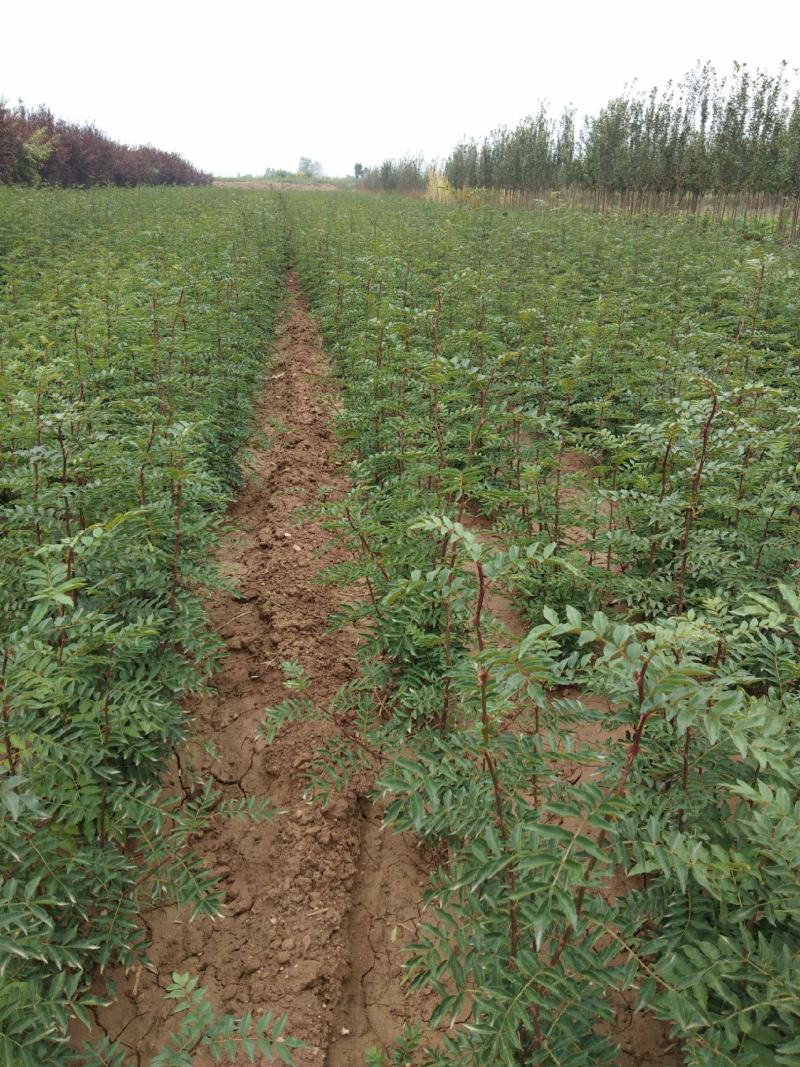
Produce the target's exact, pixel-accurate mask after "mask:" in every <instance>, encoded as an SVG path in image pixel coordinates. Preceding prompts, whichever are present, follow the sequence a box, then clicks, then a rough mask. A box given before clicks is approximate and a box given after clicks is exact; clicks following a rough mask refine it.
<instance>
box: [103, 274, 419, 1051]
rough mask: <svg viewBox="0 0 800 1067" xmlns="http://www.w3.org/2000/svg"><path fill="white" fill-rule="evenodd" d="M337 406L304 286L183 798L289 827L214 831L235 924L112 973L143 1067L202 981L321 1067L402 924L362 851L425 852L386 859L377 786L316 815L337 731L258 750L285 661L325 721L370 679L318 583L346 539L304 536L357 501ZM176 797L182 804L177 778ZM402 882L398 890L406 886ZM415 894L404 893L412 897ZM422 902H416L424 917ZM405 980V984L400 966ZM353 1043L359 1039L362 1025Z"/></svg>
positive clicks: (215, 620) (248, 504) (214, 609)
mask: <svg viewBox="0 0 800 1067" xmlns="http://www.w3.org/2000/svg"><path fill="white" fill-rule="evenodd" d="M332 405H333V398H332V396H331V390H330V380H329V367H328V364H327V360H326V357H325V354H324V352H323V350H322V345H321V341H320V338H319V333H318V330H317V327H316V324H315V323H314V321H313V319H312V318H311V316H310V314H309V312H308V309H307V305H306V302H305V298H304V297H303V295H302V293H301V292H300V288H299V285H298V282H297V279H296V277H295V276H294V274H293V273H291V272H290V274H289V277H288V309H287V313H286V316H285V318H284V321H283V325H282V327H281V328H280V329H279V332H278V339H277V343H276V346H275V352H274V356H273V360H272V364H271V369H270V373H269V374H268V376H267V379H266V381H265V384H264V389H263V393H262V396H261V398H260V401H259V403H258V406H257V415H256V424H255V433H254V436H253V439H252V441H251V445H250V448H251V464H250V469H249V473H248V477H247V480H246V484H245V485H244V487H243V488H242V490H241V491H240V492H239V494H238V495H237V498H236V501H235V503H234V504H233V506H232V508H231V511H230V519H231V523H232V530H231V531H230V532H229V533H228V535H227V536H226V537H225V538H224V541H223V544H222V545H221V547H220V550H219V553H218V558H219V563H220V567H221V569H222V571H223V573H225V574H227V575H228V576H230V577H231V578H232V579H233V580H234V581H235V582H236V584H237V586H238V592H237V594H236V595H235V596H232V595H230V594H229V593H226V592H217V593H216V594H214V595H213V596H212V597H211V598H210V600H209V602H208V604H207V609H208V613H209V619H210V623H211V626H212V627H213V628H214V629H216V630H217V631H218V632H219V633H220V634H221V636H222V637H223V638H224V639H225V642H226V645H227V649H228V652H227V655H226V656H225V658H224V661H223V663H222V665H221V669H220V671H219V673H218V674H217V675H216V676H215V677H214V679H213V680H212V685H213V692H212V693H211V694H210V695H209V696H207V697H204V698H202V699H200V700H197V701H196V702H195V703H194V705H193V706H192V707H191V709H190V710H191V711H192V714H193V720H194V737H193V741H192V742H191V743H190V744H189V745H187V746H186V748H185V750H184V752H183V753H182V755H181V764H182V777H183V779H184V782H186V781H187V776H188V773H189V770H190V769H192V770H196V771H199V772H200V773H201V774H202V775H204V776H209V775H210V776H211V777H213V778H214V779H215V780H216V781H217V783H218V784H219V785H220V787H221V790H222V793H223V795H224V796H230V797H241V796H242V795H244V796H246V797H254V798H256V799H258V800H262V799H265V798H266V799H268V800H269V801H270V803H271V805H272V806H273V807H274V808H277V809H280V810H281V811H283V812H285V814H282V815H278V816H277V817H276V818H275V819H274V820H273V821H271V822H269V823H261V824H256V823H252V822H247V821H244V820H241V821H239V820H236V821H231V820H223V819H215V820H214V824H213V826H212V828H211V830H210V831H209V832H208V833H206V834H205V835H203V836H202V837H201V838H200V840H199V841H197V842H196V845H195V847H196V850H197V851H198V852H199V854H200V855H201V856H202V857H203V858H204V860H205V861H206V863H207V865H208V866H209V867H210V868H212V869H213V870H214V871H215V872H216V873H217V874H218V875H219V877H220V880H221V885H222V888H223V890H224V895H225V916H224V918H222V919H221V920H218V921H216V922H212V921H211V920H208V919H205V918H202V919H198V920H197V921H195V922H193V923H189V922H188V921H187V917H186V915H185V913H182V912H180V911H179V910H178V909H176V908H168V909H158V910H155V911H152V912H151V913H149V914H148V915H147V916H145V921H146V923H147V925H148V927H149V932H150V936H151V940H152V949H151V952H150V956H149V965H148V967H146V968H145V969H143V970H140V971H139V972H137V973H136V974H132V975H128V976H125V975H124V974H122V973H121V972H119V971H118V972H117V973H116V974H113V975H112V977H113V978H115V980H116V981H117V983H118V986H119V993H120V996H119V998H118V1000H117V1001H116V1002H115V1004H113V1005H112V1006H111V1007H109V1008H107V1009H103V1010H101V1011H99V1012H98V1013H97V1014H98V1022H99V1023H100V1025H101V1027H102V1028H103V1029H104V1030H105V1032H106V1033H107V1034H108V1035H109V1037H110V1038H112V1039H117V1038H118V1039H119V1040H120V1041H121V1043H122V1044H123V1045H124V1046H125V1047H126V1049H127V1050H128V1051H129V1052H130V1053H132V1054H133V1055H134V1058H135V1060H136V1062H138V1063H140V1064H141V1065H142V1067H144V1065H146V1064H149V1062H150V1060H151V1058H152V1056H153V1054H154V1053H155V1052H156V1051H157V1050H158V1049H159V1048H160V1047H161V1046H162V1044H163V1043H164V1041H165V1040H166V1038H167V1036H168V1034H169V1032H170V1030H171V1029H173V1028H174V1022H173V1023H172V1024H170V1023H169V1022H168V1021H167V1020H168V1016H169V1012H170V1008H169V1003H168V1002H165V1001H164V999H163V992H164V989H165V988H166V986H167V984H168V982H169V980H170V976H171V974H172V972H173V971H180V972H185V971H190V972H192V973H194V974H198V975H199V976H200V981H201V984H202V985H204V986H205V987H206V988H207V989H208V993H209V996H210V999H211V1001H212V1003H214V1004H215V1005H216V1006H217V1008H218V1009H219V1010H221V1011H225V1012H231V1013H233V1014H240V1013H242V1012H245V1011H253V1012H254V1013H258V1012H261V1011H264V1010H266V1009H268V1008H271V1009H273V1010H274V1011H275V1012H276V1013H282V1012H286V1013H287V1014H288V1016H289V1024H288V1027H287V1033H290V1034H292V1036H295V1037H300V1038H302V1039H303V1040H304V1041H306V1042H307V1044H308V1048H307V1049H305V1050H303V1051H301V1052H299V1053H297V1054H296V1057H295V1059H296V1063H297V1065H298V1067H322V1065H323V1063H325V1061H326V1056H327V1046H328V1042H329V1039H330V1037H331V1035H332V1034H333V1032H334V1026H333V1019H334V1012H335V1011H336V1013H337V1015H336V1018H337V1021H338V1020H339V1019H340V1018H342V1011H343V1010H344V1011H345V1013H347V1012H349V1011H351V1010H352V1011H357V1005H356V1004H355V1003H354V1002H353V1000H352V998H350V999H348V998H347V996H345V998H344V999H343V1000H342V986H343V983H344V982H345V980H347V981H348V982H349V983H350V984H351V985H352V981H353V976H354V975H355V974H357V973H358V970H359V968H361V967H365V966H367V964H368V959H367V954H368V953H369V952H370V951H371V949H370V948H369V945H370V938H374V937H375V934H374V929H373V928H374V926H375V924H376V923H377V924H378V925H379V926H381V927H382V926H384V925H385V922H384V919H385V917H386V915H387V914H388V912H387V906H388V907H389V909H390V910H391V908H392V907H393V905H391V904H389V905H387V903H386V897H385V894H384V899H383V900H382V901H381V902H380V904H379V902H378V899H377V897H376V896H375V894H374V893H373V892H372V890H371V888H368V883H369V881H370V876H369V875H368V874H367V873H366V870H367V869H366V866H365V861H364V859H363V858H360V854H361V851H362V842H368V847H369V850H370V855H369V859H368V863H369V869H370V870H371V865H372V863H373V862H375V863H377V866H378V869H379V870H386V869H388V867H390V866H391V865H392V864H394V863H395V858H394V856H393V853H392V850H394V849H395V848H399V850H400V855H399V856H398V857H397V862H399V863H401V864H402V863H403V862H404V860H403V858H402V856H403V855H405V851H404V850H406V849H410V851H408V856H409V857H413V855H414V853H415V850H414V848H413V845H408V843H403V842H400V843H399V844H398V845H397V846H395V845H394V843H393V844H392V845H391V846H388V845H384V843H382V844H381V855H380V856H379V855H375V854H373V852H372V848H373V846H372V844H371V843H370V842H371V838H372V830H371V829H370V828H371V827H374V825H375V822H376V816H375V815H374V814H373V813H372V812H371V806H370V805H369V804H368V803H367V802H365V801H362V800H360V797H359V789H360V790H361V791H362V792H363V791H364V788H365V784H366V783H363V782H361V783H359V782H353V783H351V784H350V786H349V787H348V789H347V790H346V791H344V792H343V793H342V794H341V795H339V796H336V797H335V798H334V799H333V800H332V802H331V804H330V806H329V807H328V808H327V809H326V810H323V809H322V808H321V807H320V806H319V805H311V804H308V803H306V802H305V801H304V800H303V790H304V787H305V780H304V773H303V772H304V769H305V767H306V765H307V763H308V761H309V759H310V758H311V757H312V756H313V754H314V752H315V750H316V748H317V747H318V745H319V743H320V741H321V740H323V739H324V737H325V736H328V735H329V734H330V733H331V732H332V731H333V729H334V727H333V726H331V725H329V724H324V723H320V722H315V721H305V722H299V723H296V724H294V725H289V726H287V727H285V728H284V729H283V730H282V731H281V732H280V733H279V735H278V737H277V739H276V741H275V743H274V744H273V745H272V746H271V747H269V748H267V747H266V746H265V745H264V743H263V742H261V741H258V740H256V739H255V734H256V730H257V727H258V726H259V724H260V722H261V720H262V718H263V711H264V709H265V708H266V707H269V706H270V705H272V704H275V703H278V702H280V701H281V700H283V699H284V698H285V697H286V696H287V693H286V691H285V690H284V689H283V687H282V678H283V676H282V672H281V666H280V665H281V661H282V660H284V659H291V660H294V661H296V662H298V663H300V664H301V665H302V667H303V668H304V669H305V671H306V672H307V674H308V675H309V677H310V679H311V686H310V689H309V691H308V694H307V695H308V696H309V697H310V698H311V699H312V700H313V701H314V703H315V704H316V705H317V706H318V707H322V706H324V705H325V704H326V702H327V701H329V700H330V698H331V697H332V696H333V694H334V693H335V691H336V690H337V689H338V688H339V686H340V685H341V684H342V683H343V682H345V681H347V680H348V679H349V678H351V677H352V675H353V673H354V669H355V666H354V661H353V656H354V651H355V647H356V642H357V639H358V638H357V634H356V633H355V632H354V631H353V630H349V631H348V630H347V629H344V630H342V631H340V632H338V633H336V634H331V633H329V632H327V630H326V620H327V618H328V616H329V615H330V614H331V613H332V612H333V611H336V610H337V609H339V608H340V607H341V606H342V603H343V602H344V601H345V600H346V593H345V592H343V591H341V590H339V589H337V588H336V587H332V586H324V585H319V584H316V582H315V579H316V578H317V576H318V575H319V572H320V571H321V570H322V569H323V568H324V567H325V566H326V565H327V564H328V563H330V562H337V561H340V560H341V559H342V556H341V554H340V553H339V552H338V551H336V550H334V551H333V552H331V551H330V543H329V536H328V534H326V532H325V531H324V530H323V529H322V528H321V527H320V526H319V525H318V524H317V523H315V522H313V521H306V522H302V523H301V524H300V525H299V526H298V525H296V520H295V513H296V511H297V509H298V508H301V507H306V506H308V505H313V504H314V502H315V500H316V499H317V497H318V494H319V491H320V490H321V489H322V488H323V487H324V488H329V489H331V490H333V492H334V493H335V492H341V491H343V490H344V489H345V488H346V484H347V483H346V479H345V477H344V475H343V473H342V472H341V470H340V469H339V468H338V467H337V465H336V459H335V444H334V441H333V438H332V434H331V431H330V428H329V415H330V408H331V407H332ZM326 552H327V555H326ZM323 555H324V556H325V558H324V559H323V558H320V557H321V556H323ZM209 742H210V743H211V744H213V746H214V747H215V749H216V757H215V758H213V759H211V758H210V757H209V756H208V754H207V753H206V752H205V751H204V748H203V746H204V745H207V744H208V743H209ZM167 788H170V789H178V788H180V782H179V781H178V777H177V772H175V773H174V774H173V776H172V780H171V781H170V782H168V783H167ZM365 813H366V815H368V816H369V818H366V817H365ZM380 836H381V838H382V839H383V838H384V837H386V838H387V839H388V837H389V835H380ZM387 848H388V849H389V851H388V852H387V851H386V849H387ZM384 853H385V855H384ZM390 853H392V854H390ZM387 865H388V866H387ZM357 872H360V877H359V893H361V894H366V897H365V898H364V899H365V900H366V901H368V903H366V904H365V903H364V902H363V901H359V903H358V908H361V907H362V906H363V907H366V909H367V912H368V913H369V914H366V915H365V914H364V913H362V912H360V911H358V910H357V911H353V912H352V914H351V905H352V902H353V896H352V894H353V890H354V885H355V880H356V875H357ZM379 877H382V876H380V875H379ZM413 878H414V879H415V886H417V887H418V884H419V882H420V881H423V880H424V877H422V876H417V874H416V871H415V873H414V875H413ZM389 883H390V885H389V887H388V888H391V883H392V879H389ZM384 888H387V886H386V885H384ZM406 888H407V885H406V881H405V880H404V881H403V882H402V890H403V892H404V893H405V891H406ZM419 895H420V890H419V889H418V888H416V892H415V900H417V899H418V898H419ZM394 899H396V894H395V895H394ZM411 907H412V908H416V904H415V903H412V905H411ZM371 910H375V911H376V912H378V911H379V912H380V917H379V918H374V917H373V916H372V915H371ZM404 915H405V913H404ZM354 917H355V918H354ZM351 957H353V959H355V960H356V961H357V962H356V968H355V969H351V967H350V960H351ZM390 967H391V968H393V975H392V976H393V978H394V977H395V974H394V970H396V969H397V968H398V967H399V964H396V963H392V964H391V965H390ZM373 969H374V966H373ZM359 980H360V979H359ZM397 1010H399V1009H397V1008H395V1011H397ZM348 1017H349V1016H348ZM392 1018H394V1016H392ZM401 1024H402V1021H401V1023H400V1025H401ZM342 1028H345V1029H350V1027H348V1026H347V1025H346V1023H345V1022H341V1023H340V1024H339V1029H342ZM399 1028H400V1026H398V1029H399ZM193 1062H194V1063H195V1064H197V1065H198V1067H206V1063H207V1062H208V1063H211V1060H210V1059H209V1060H206V1059H205V1058H203V1057H202V1056H200V1055H198V1054H195V1058H194V1060H193ZM335 1062H337V1063H339V1064H344V1063H347V1064H354V1065H355V1064H357V1063H359V1062H360V1061H359V1060H358V1059H350V1060H348V1059H341V1058H340V1059H338V1060H336V1061H335Z"/></svg>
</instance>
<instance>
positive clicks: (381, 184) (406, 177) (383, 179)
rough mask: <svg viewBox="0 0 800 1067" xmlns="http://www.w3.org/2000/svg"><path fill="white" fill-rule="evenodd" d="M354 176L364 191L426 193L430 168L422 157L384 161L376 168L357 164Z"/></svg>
mask: <svg viewBox="0 0 800 1067" xmlns="http://www.w3.org/2000/svg"><path fill="white" fill-rule="evenodd" d="M354 174H355V177H356V181H357V183H358V185H359V186H360V187H361V188H362V189H371V190H373V191H383V192H385V193H395V192H397V193H413V192H424V190H425V189H426V188H427V184H428V166H427V164H426V163H425V160H424V159H422V158H421V157H420V156H404V157H403V158H402V159H384V161H383V163H381V164H380V165H378V166H374V167H365V166H362V164H361V163H356V165H355V168H354Z"/></svg>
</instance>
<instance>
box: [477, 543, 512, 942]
mask: <svg viewBox="0 0 800 1067" xmlns="http://www.w3.org/2000/svg"><path fill="white" fill-rule="evenodd" d="M477 571H478V601H477V605H476V608H475V616H474V618H473V623H474V626H475V636H476V637H477V640H478V649H479V650H480V651H481V652H482V651H483V649H484V642H483V632H482V629H481V612H482V610H483V603H484V599H485V595H486V576H485V574H484V571H483V567H482V566H481V564H480V562H478V563H477ZM478 686H479V688H480V694H481V737H482V740H483V760H484V763H485V765H486V769H487V770H488V771H489V777H490V778H491V780H492V791H493V793H494V810H495V825H496V826H497V832H498V833H499V835H500V840H501V841H502V842H503V848H504V849H505V851H506V852H508V836H509V835H508V824H507V823H506V819H505V814H504V812H503V791H502V787H501V785H500V778H499V775H498V773H497V763H496V762H495V758H494V755H493V753H492V751H491V723H490V721H489V698H488V687H489V671H488V670H487V668H486V667H484V666H480V667H479V668H478ZM506 881H507V883H508V895H509V904H508V913H509V921H510V927H511V934H510V942H511V944H510V950H511V958H512V959H514V960H516V958H517V953H518V951H519V916H518V909H517V901H516V899H515V896H516V889H517V879H516V874H515V872H514V868H513V865H512V864H511V863H509V864H508V866H507V867H506Z"/></svg>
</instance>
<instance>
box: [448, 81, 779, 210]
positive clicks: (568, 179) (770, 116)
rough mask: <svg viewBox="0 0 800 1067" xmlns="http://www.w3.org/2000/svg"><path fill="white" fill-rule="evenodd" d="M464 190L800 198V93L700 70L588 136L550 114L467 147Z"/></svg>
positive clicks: (639, 100) (454, 180)
mask: <svg viewBox="0 0 800 1067" xmlns="http://www.w3.org/2000/svg"><path fill="white" fill-rule="evenodd" d="M444 175H445V177H446V178H447V179H448V181H449V183H450V185H451V186H453V187H455V188H457V189H475V188H483V189H504V190H518V191H521V192H528V193H543V192H550V191H553V190H567V189H578V190H591V191H594V192H601V193H605V194H609V193H610V194H632V193H633V194H652V193H656V194H662V195H666V196H668V197H671V198H678V199H686V200H688V201H689V202H690V203H691V202H692V201H694V203H695V205H697V204H698V203H699V202H700V200H701V199H702V198H703V197H706V196H707V195H709V194H710V195H712V196H715V197H722V198H725V199H727V198H729V197H730V196H731V195H735V196H743V195H744V196H750V197H755V196H767V197H771V198H773V199H774V198H781V197H788V198H791V199H793V200H797V199H798V198H800V93H798V92H797V91H794V92H792V91H790V80H789V73H788V69H787V67H786V64H783V65H782V66H781V67H780V69H779V70H778V72H777V73H769V72H766V71H762V70H756V71H753V70H750V69H749V68H748V67H747V66H746V65H744V64H735V65H734V68H733V71H732V72H731V73H730V74H729V75H728V76H726V77H722V76H720V75H719V74H718V72H717V71H716V70H715V69H714V67H713V66H712V65H711V64H708V63H707V64H705V65H702V66H700V65H698V67H696V68H695V69H694V70H693V71H691V72H690V73H689V74H687V75H686V77H685V78H684V79H683V80H682V81H680V82H678V83H669V84H668V85H667V86H666V88H665V89H658V88H654V89H653V90H652V91H651V92H649V93H647V94H644V93H640V92H636V91H635V90H633V89H632V90H629V91H628V92H626V93H624V94H622V95H620V96H617V97H615V98H614V99H612V100H610V101H609V102H608V103H607V104H606V106H605V107H603V108H602V109H601V110H600V111H599V112H598V113H597V114H595V115H590V116H588V117H587V118H586V119H585V121H584V123H583V126H582V127H581V128H579V127H578V124H577V122H576V113H575V111H574V110H573V109H567V110H565V111H564V113H563V114H562V115H561V116H560V117H558V118H554V117H553V116H551V115H550V113H549V111H548V109H547V107H546V106H544V105H542V106H541V107H540V108H539V111H538V112H537V113H536V114H535V115H532V116H529V117H528V118H525V119H524V120H523V121H522V122H520V123H519V125H518V126H516V127H515V128H513V129H509V128H507V127H505V126H503V127H499V128H498V129H495V130H493V131H492V132H491V133H490V134H488V136H486V137H484V138H483V139H482V140H470V141H464V142H462V143H461V144H459V145H457V146H456V147H455V148H454V149H453V151H452V153H451V155H450V157H449V158H448V159H447V161H446V163H445V165H444Z"/></svg>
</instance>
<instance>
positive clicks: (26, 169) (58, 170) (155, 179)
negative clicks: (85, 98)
mask: <svg viewBox="0 0 800 1067" xmlns="http://www.w3.org/2000/svg"><path fill="white" fill-rule="evenodd" d="M210 182H211V175H210V174H206V173H204V172H203V171H201V170H198V169H197V168H196V167H193V166H192V164H191V163H188V162H187V161H186V160H185V159H183V158H182V157H181V156H179V155H178V154H177V153H176V152H163V151H160V150H159V149H157V148H153V147H151V146H150V145H142V146H138V147H134V148H132V147H129V146H128V145H124V144H119V143H118V142H117V141H114V140H112V139H111V138H110V137H108V136H106V134H104V133H102V132H101V131H100V130H98V129H97V128H96V127H95V126H93V125H89V124H78V123H73V122H66V121H64V120H63V119H57V118H55V117H54V115H53V114H52V113H51V112H50V111H49V110H48V109H47V108H44V107H42V108H38V109H37V110H35V111H31V110H28V109H26V108H25V107H24V105H22V104H19V105H17V106H16V107H8V106H7V105H6V104H4V103H3V102H2V101H0V185H10V184H15V183H16V184H20V185H37V184H39V183H45V184H48V185H60V186H75V185H78V186H91V185H120V186H125V185H128V186H130V185H208V184H210Z"/></svg>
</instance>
